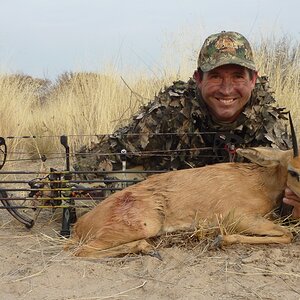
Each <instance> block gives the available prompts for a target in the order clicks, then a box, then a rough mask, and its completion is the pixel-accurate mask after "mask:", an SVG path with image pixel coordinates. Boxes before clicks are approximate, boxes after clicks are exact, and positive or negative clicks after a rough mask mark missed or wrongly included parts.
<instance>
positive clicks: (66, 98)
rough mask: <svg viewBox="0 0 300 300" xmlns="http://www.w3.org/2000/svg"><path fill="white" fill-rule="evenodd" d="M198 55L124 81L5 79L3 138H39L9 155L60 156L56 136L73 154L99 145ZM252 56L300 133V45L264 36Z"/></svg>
mask: <svg viewBox="0 0 300 300" xmlns="http://www.w3.org/2000/svg"><path fill="white" fill-rule="evenodd" d="M197 52H198V49H190V52H187V53H185V58H184V59H182V62H183V64H184V66H183V67H182V68H178V67H176V68H172V66H170V67H167V66H163V69H162V70H161V71H160V72H157V74H158V75H155V72H153V70H152V72H151V76H149V73H148V74H147V73H138V72H135V71H132V73H130V72H129V73H127V74H126V76H124V74H123V75H122V76H123V77H122V76H121V75H120V74H119V73H118V72H117V71H115V70H114V69H108V70H106V71H105V72H102V73H89V72H80V73H64V74H62V75H61V76H59V77H58V78H57V80H56V81H55V82H53V83H51V84H50V83H49V82H48V81H47V80H41V79H33V78H31V77H29V76H24V75H18V74H17V75H5V74H3V75H1V76H0V100H1V101H0V113H1V120H2V122H0V132H1V135H2V136H7V135H14V136H19V135H36V136H39V137H38V138H35V139H27V140H26V141H23V140H21V139H14V140H12V142H11V143H12V144H11V147H10V148H11V150H15V151H17V150H18V151H26V152H27V153H29V154H31V155H42V154H46V155H49V153H51V152H53V153H55V152H57V151H60V150H61V149H62V147H61V145H60V144H59V138H58V136H59V135H62V134H67V135H70V144H71V146H72V149H75V148H77V149H78V148H79V147H80V146H81V145H84V144H90V143H91V142H92V141H96V140H97V139H96V137H93V136H91V135H95V134H101V133H110V132H112V131H113V130H114V129H116V128H117V127H118V126H121V125H124V124H126V122H127V120H128V119H129V118H130V116H131V115H132V114H133V113H134V112H136V111H137V110H138V108H139V106H140V105H142V104H144V103H147V102H149V101H150V100H151V99H153V97H154V95H155V94H156V93H157V92H158V91H159V90H160V89H161V88H162V87H164V86H165V85H169V84H170V83H171V82H172V81H173V80H175V79H182V80H187V79H188V77H189V76H192V73H193V71H194V68H195V65H196V58H197V54H196V53H197ZM254 52H255V53H256V62H257V65H258V67H259V73H260V74H261V75H264V74H267V75H269V78H270V85H271V87H272V89H273V90H274V92H275V97H276V98H277V99H278V103H279V105H284V106H287V107H288V108H290V109H291V111H292V114H293V116H294V119H295V123H296V126H297V127H298V129H299V128H300V127H299V124H300V119H299V113H298V112H299V111H300V109H299V108H300V107H299V105H300V104H299V96H300V95H299V82H300V81H299V80H300V77H299V76H300V69H299V64H300V57H299V42H298V41H292V40H290V39H288V38H286V37H283V38H275V37H267V38H266V37H263V38H262V39H261V41H260V42H259V43H257V44H255V45H254ZM170 61H172V60H170ZM170 63H171V62H170ZM187 70H189V72H187ZM153 73H154V74H153ZM49 136H52V137H49Z"/></svg>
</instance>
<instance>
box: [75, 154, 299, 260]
mask: <svg viewBox="0 0 300 300" xmlns="http://www.w3.org/2000/svg"><path fill="white" fill-rule="evenodd" d="M239 154H241V155H243V156H245V157H247V158H249V159H251V160H252V161H256V162H257V163H258V164H253V163H223V164H216V165H211V166H205V167H201V168H195V169H187V170H180V171H172V172H168V173H164V174H160V175H153V176H151V177H149V178H148V179H146V180H145V181H143V182H140V183H138V184H135V185H133V186H130V187H128V188H126V189H124V190H122V191H119V192H117V193H115V194H113V195H111V196H110V197H108V198H107V199H106V200H104V201H102V202H101V203H100V204H99V205H98V206H97V207H95V208H94V209H93V210H91V211H90V212H88V213H87V214H85V215H84V216H82V217H81V218H80V219H79V220H78V221H77V223H76V224H75V227H74V235H73V240H72V242H78V241H80V240H81V241H82V242H83V244H82V245H81V246H79V248H78V249H77V251H76V253H75V255H77V256H88V257H104V256H115V255H119V254H124V253H133V252H146V253H147V252H149V251H151V249H152V248H151V246H150V245H149V244H148V243H147V242H146V241H145V239H147V238H150V237H154V236H157V235H161V234H162V233H166V232H173V231H176V230H181V229H190V228H194V227H195V226H196V225H197V224H198V223H199V221H201V220H206V219H213V218H215V216H216V215H219V216H220V215H223V216H225V215H228V214H229V213H230V212H232V211H233V210H234V216H235V218H236V219H237V220H239V222H238V227H239V230H240V231H243V233H245V234H250V235H241V234H235V235H224V236H223V237H222V243H223V244H224V245H228V244H233V243H290V242H291V239H292V235H291V233H290V232H289V231H288V230H287V229H286V228H284V227H281V226H279V225H277V224H274V223H273V222H272V221H270V220H267V219H266V218H264V216H265V215H266V214H267V213H269V212H270V211H272V210H273V209H274V208H275V207H277V206H278V203H279V201H280V200H281V197H282V192H283V190H284V188H285V186H286V184H287V177H288V175H287V166H288V163H289V161H290V160H291V159H292V154H291V152H290V151H280V150H274V149H271V148H251V149H244V150H240V151H239ZM295 160H297V161H298V160H299V158H294V159H293V161H292V163H293V162H295ZM293 165H295V163H294V164H293ZM288 182H290V185H289V186H290V188H291V189H292V190H295V189H296V190H297V191H298V190H299V191H300V184H299V182H295V181H292V180H291V179H290V178H289V181H288ZM299 195H300V193H299ZM104 250H105V251H104Z"/></svg>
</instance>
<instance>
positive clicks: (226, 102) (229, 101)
mask: <svg viewBox="0 0 300 300" xmlns="http://www.w3.org/2000/svg"><path fill="white" fill-rule="evenodd" d="M219 101H221V102H222V103H225V104H230V103H232V102H233V101H234V99H219Z"/></svg>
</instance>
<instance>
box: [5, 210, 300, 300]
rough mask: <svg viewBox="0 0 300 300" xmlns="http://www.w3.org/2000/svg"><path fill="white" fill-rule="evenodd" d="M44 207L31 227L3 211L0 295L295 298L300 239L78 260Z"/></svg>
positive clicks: (299, 292)
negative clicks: (65, 245) (271, 243)
mask: <svg viewBox="0 0 300 300" xmlns="http://www.w3.org/2000/svg"><path fill="white" fill-rule="evenodd" d="M50 218H51V212H45V214H44V215H43V216H41V217H40V218H39V219H38V222H37V224H36V225H35V226H34V227H33V228H32V229H30V230H28V229H26V228H25V227H24V226H23V225H22V224H20V223H18V222H17V221H16V220H14V219H13V218H12V217H11V216H10V215H9V214H8V212H7V211H5V210H2V209H1V210H0V260H1V269H0V299H6V300H9V299H30V300H35V299H37V300H41V299H47V300H48V299H49V300H50V299H55V300H58V299H77V300H79V299H81V300H83V299H205V300H206V299H300V258H299V257H300V238H299V237H297V236H296V237H295V241H294V243H293V244H290V245H268V246H265V245H264V246H252V245H246V246H245V245H235V246H231V247H228V248H225V249H218V250H216V249H214V250H207V249H206V250H204V249H205V247H203V245H202V244H199V246H198V247H197V246H196V247H194V248H193V249H187V248H185V247H178V246H173V247H171V248H161V249H160V250H159V252H160V255H161V257H162V260H159V259H157V258H154V257H150V256H142V255H131V256H126V257H123V258H110V259H96V260H92V259H83V258H78V257H74V256H72V255H71V253H70V252H65V251H63V243H64V241H63V240H62V239H60V238H59V237H58V233H59V231H60V227H61V224H60V222H59V221H58V220H57V221H51V222H50V221H49V220H50Z"/></svg>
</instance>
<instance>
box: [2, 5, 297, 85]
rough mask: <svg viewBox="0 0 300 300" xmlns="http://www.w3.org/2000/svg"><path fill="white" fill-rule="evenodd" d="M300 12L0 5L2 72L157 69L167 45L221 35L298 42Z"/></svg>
mask: <svg viewBox="0 0 300 300" xmlns="http://www.w3.org/2000/svg"><path fill="white" fill-rule="evenodd" d="M299 12H300V1H299V0H285V1H282V0H251V1H241V0H227V1H224V0H214V1H206V0H205V1H203V0H182V1H178V0H160V1H158V0H151V1H143V0H0V72H10V73H16V72H18V73H24V74H28V75H31V76H34V77H40V78H49V79H52V80H53V79H55V78H56V77H57V76H58V75H59V74H62V73H63V72H65V71H101V70H102V69H103V68H104V65H105V64H107V63H109V62H112V63H114V64H115V66H116V67H117V68H118V69H120V71H122V69H123V70H124V68H126V66H127V65H131V66H136V67H137V68H139V67H140V66H152V65H153V64H159V63H160V62H161V59H162V52H163V48H164V47H166V40H168V42H167V44H168V43H170V45H171V44H172V43H171V42H170V41H171V40H172V39H175V40H176V39H180V38H183V39H185V38H186V39H187V40H192V42H193V45H197V46H198V47H200V45H201V43H202V42H203V40H204V38H205V37H206V36H207V35H209V34H212V33H215V32H218V31H221V30H234V31H239V32H241V33H243V34H244V35H245V36H246V37H248V39H249V40H250V41H251V42H253V41H256V40H257V39H258V38H259V37H261V35H262V34H266V35H268V34H275V35H289V36H291V37H292V38H295V39H297V40H298V39H299V38H300V22H299ZM181 35H182V36H183V37H182V36H181ZM186 47H191V44H189V43H187V44H186ZM191 72H192V70H191Z"/></svg>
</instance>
